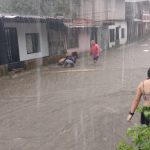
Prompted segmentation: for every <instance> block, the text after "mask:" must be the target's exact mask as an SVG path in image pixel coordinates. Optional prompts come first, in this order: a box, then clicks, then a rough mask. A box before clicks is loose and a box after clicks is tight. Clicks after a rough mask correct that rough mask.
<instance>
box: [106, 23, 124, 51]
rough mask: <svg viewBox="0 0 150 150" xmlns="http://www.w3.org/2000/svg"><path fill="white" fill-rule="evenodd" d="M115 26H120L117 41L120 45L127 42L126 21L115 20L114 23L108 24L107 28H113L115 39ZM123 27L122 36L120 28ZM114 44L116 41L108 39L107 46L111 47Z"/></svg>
mask: <svg viewBox="0 0 150 150" xmlns="http://www.w3.org/2000/svg"><path fill="white" fill-rule="evenodd" d="M116 27H120V28H119V43H120V45H123V44H126V42H127V23H126V22H115V25H110V26H109V28H108V29H109V30H110V29H114V30H115V39H116ZM122 28H124V31H125V33H124V38H122V33H121V29H122ZM114 46H116V42H115V41H114V42H110V40H109V48H112V47H114Z"/></svg>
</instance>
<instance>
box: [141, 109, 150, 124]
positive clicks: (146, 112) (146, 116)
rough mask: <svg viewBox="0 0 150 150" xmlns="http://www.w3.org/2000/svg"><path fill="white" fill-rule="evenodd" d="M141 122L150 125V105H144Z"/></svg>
mask: <svg viewBox="0 0 150 150" xmlns="http://www.w3.org/2000/svg"><path fill="white" fill-rule="evenodd" d="M141 124H145V125H150V107H143V112H142V113H141Z"/></svg>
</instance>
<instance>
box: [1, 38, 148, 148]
mask: <svg viewBox="0 0 150 150" xmlns="http://www.w3.org/2000/svg"><path fill="white" fill-rule="evenodd" d="M149 47H150V39H147V40H143V41H140V42H138V43H134V44H130V45H126V46H123V47H121V48H117V49H115V48H114V49H111V50H108V51H105V52H103V53H102V55H101V58H100V60H99V62H98V63H97V64H96V65H94V64H93V63H92V61H91V59H90V57H89V56H87V55H83V56H82V58H80V59H79V61H78V63H77V66H76V67H75V68H60V67H56V66H49V67H44V68H42V69H37V70H32V71H30V72H26V73H24V74H21V75H16V76H14V77H13V78H9V77H3V78H0V150H115V148H116V145H117V143H118V142H119V141H120V140H121V139H123V138H124V137H125V133H126V130H127V128H128V127H130V126H132V125H133V124H135V123H137V124H139V119H140V118H139V114H138V113H136V114H135V116H134V118H133V120H132V122H131V123H127V122H126V116H127V114H128V111H129V107H130V103H131V100H132V98H133V96H134V94H135V88H136V86H137V85H138V83H139V82H140V81H141V80H143V79H145V78H146V71H147V69H148V67H150V66H149V65H150V51H149Z"/></svg>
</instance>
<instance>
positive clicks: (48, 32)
mask: <svg viewBox="0 0 150 150" xmlns="http://www.w3.org/2000/svg"><path fill="white" fill-rule="evenodd" d="M65 33H66V27H65V26H64V24H63V22H62V20H60V19H54V18H48V17H39V16H8V15H5V16H0V65H3V64H7V65H8V67H9V66H11V67H12V68H13V67H14V68H15V67H17V65H21V64H25V65H26V67H27V66H28V64H30V63H31V62H32V63H33V62H34V63H35V65H36V63H39V62H40V63H41V64H42V63H43V61H45V60H49V58H50V57H51V58H52V56H58V55H62V54H64V53H65V50H66V43H65V42H66V34H65ZM37 61H38V62H37Z"/></svg>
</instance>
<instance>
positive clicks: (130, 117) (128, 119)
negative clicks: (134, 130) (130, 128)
mask: <svg viewBox="0 0 150 150" xmlns="http://www.w3.org/2000/svg"><path fill="white" fill-rule="evenodd" d="M132 117H133V115H131V114H129V115H128V117H127V121H128V122H130V121H131V119H132Z"/></svg>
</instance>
